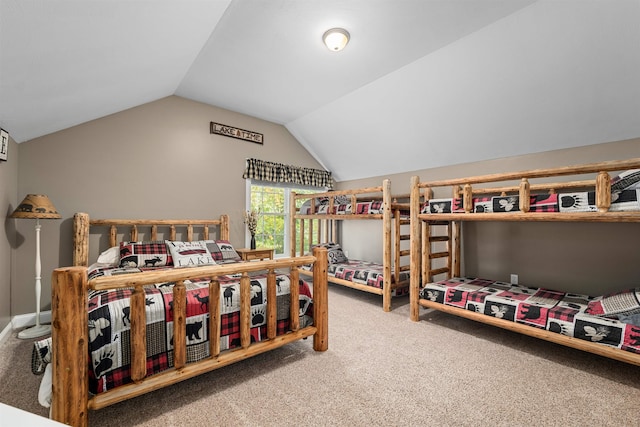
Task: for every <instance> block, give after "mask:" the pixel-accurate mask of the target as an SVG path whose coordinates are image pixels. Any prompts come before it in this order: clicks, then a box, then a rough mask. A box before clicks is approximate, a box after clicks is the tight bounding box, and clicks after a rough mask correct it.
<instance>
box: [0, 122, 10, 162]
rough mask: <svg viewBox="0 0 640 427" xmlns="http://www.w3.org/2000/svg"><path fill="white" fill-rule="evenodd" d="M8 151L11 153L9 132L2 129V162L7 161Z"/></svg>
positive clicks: (0, 135)
mask: <svg viewBox="0 0 640 427" xmlns="http://www.w3.org/2000/svg"><path fill="white" fill-rule="evenodd" d="M7 151H9V132H7V131H6V130H4V129H0V160H4V161H6V160H7Z"/></svg>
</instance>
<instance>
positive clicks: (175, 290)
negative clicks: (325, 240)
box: [38, 213, 328, 426]
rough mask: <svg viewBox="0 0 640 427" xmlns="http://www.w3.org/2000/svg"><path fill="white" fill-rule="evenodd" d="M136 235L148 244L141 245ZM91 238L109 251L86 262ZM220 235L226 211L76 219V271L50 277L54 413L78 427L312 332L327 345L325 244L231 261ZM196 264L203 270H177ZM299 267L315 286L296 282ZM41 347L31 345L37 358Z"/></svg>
mask: <svg viewBox="0 0 640 427" xmlns="http://www.w3.org/2000/svg"><path fill="white" fill-rule="evenodd" d="M122 228H125V229H127V230H130V234H129V236H128V237H129V238H127V239H125V237H124V236H125V235H126V233H121V229H122ZM210 228H213V230H211V231H212V233H211V234H210ZM177 230H179V231H180V233H179V236H180V237H181V239H182V241H177V240H176V237H177ZM199 230H200V231H199ZM142 232H144V236H145V237H146V236H150V237H148V238H147V241H140V240H139V239H140V238H141V236H142V235H143V234H142ZM94 233H101V234H102V236H101V238H96V237H94V236H92V238H91V241H92V242H94V243H95V242H102V245H104V242H105V241H108V242H109V249H107V250H106V251H103V252H102V253H101V254H100V256H98V260H99V263H95V264H92V265H91V266H89V265H88V264H89V258H90V255H89V241H90V235H93V234H94ZM105 234H106V236H107V237H105V236H104V235H105ZM213 234H215V238H216V239H214V236H213ZM196 235H201V240H195V239H194V237H195V236H196ZM120 236H122V239H124V241H121V242H118V240H119V239H120V238H121V237H120ZM160 236H163V237H164V240H160V241H159V240H158V238H159V237H160ZM228 239H229V220H228V216H227V215H222V216H221V217H220V219H214V220H175V221H174V220H100V219H90V218H89V216H88V214H86V213H77V214H76V215H75V216H74V255H73V264H74V266H73V267H66V268H58V269H56V270H55V271H54V272H53V276H52V326H53V328H52V337H51V338H52V342H51V345H50V348H48V350H49V351H50V353H51V354H50V357H51V366H52V371H53V376H52V401H51V415H52V418H53V419H55V420H57V421H60V422H63V423H66V424H70V425H74V426H86V425H87V422H88V415H87V412H88V410H89V409H100V408H103V407H106V406H108V405H111V404H114V403H117V402H121V401H123V400H126V399H129V398H132V397H135V396H139V395H141V394H144V393H147V392H150V391H152V390H155V389H157V388H160V387H165V386H168V385H171V384H175V383H177V382H179V381H182V380H185V379H188V378H192V377H194V376H196V375H199V374H202V373H205V372H209V371H211V370H214V369H218V368H221V367H224V366H226V365H229V364H232V363H235V362H239V361H241V360H244V359H247V358H250V357H252V356H255V355H257V354H260V353H263V352H266V351H269V350H272V349H275V348H278V347H281V346H283V345H285V344H288V343H291V342H293V341H296V340H300V339H304V338H307V337H309V336H313V348H314V350H316V351H325V350H327V348H328V338H327V327H328V319H327V289H326V288H327V280H326V277H327V273H326V267H327V259H326V250H325V249H323V248H318V249H316V250H314V252H313V255H312V256H303V257H298V258H286V259H285V258H283V259H278V260H276V261H273V260H269V261H249V262H235V261H237V260H238V257H237V254H236V255H233V253H234V252H235V251H234V250H233V247H232V245H231V244H230V243H229V241H228ZM135 246H138V247H135ZM172 248H176V250H173V249H172ZM210 248H211V249H210ZM94 251H95V249H94ZM106 259H110V260H109V261H106ZM216 259H217V262H215V260H216ZM211 260H213V261H214V262H211ZM180 261H182V262H180ZM105 264H106V265H105ZM109 264H113V265H109ZM163 264H164V265H163ZM172 264H173V266H172ZM194 264H195V265H201V266H195V267H192V268H179V266H180V265H182V266H185V265H189V266H191V265H194ZM307 264H312V265H313V283H312V285H311V284H310V283H308V282H307V281H304V280H300V278H299V267H300V266H301V265H307ZM110 271H111V273H109V272H110ZM296 284H297V285H298V286H296ZM285 285H286V286H285ZM311 286H312V288H313V290H312V291H311ZM285 288H286V289H285ZM311 297H312V299H311ZM209 301H220V303H219V304H209ZM113 304H116V305H117V306H116V307H113ZM156 309H159V311H157V310H156ZM210 337H211V339H209V338H210ZM101 341H104V342H101ZM98 342H100V343H99V345H98V346H97V347H96V346H95V345H94V344H96V343H98ZM44 348H45V347H43V346H39V347H38V354H39V355H40V356H44V355H45V354H44V353H43V352H42V350H43V349H44ZM88 361H89V363H87V362H88ZM123 361H124V362H123ZM120 362H122V363H120ZM117 363H118V365H116V364H117ZM104 378H108V379H107V380H104Z"/></svg>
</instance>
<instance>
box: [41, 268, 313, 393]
mask: <svg viewBox="0 0 640 427" xmlns="http://www.w3.org/2000/svg"><path fill="white" fill-rule="evenodd" d="M123 270H126V272H138V271H141V270H140V269H137V268H133V269H122V268H113V269H109V270H108V271H101V272H99V274H98V275H102V274H106V275H111V274H122V273H124V272H125V271H123ZM250 276H251V341H252V342H258V341H261V340H262V339H263V337H265V338H266V334H267V325H266V322H267V314H266V308H267V305H266V296H267V284H266V283H267V279H266V274H261V275H250ZM218 279H219V281H220V286H221V289H220V307H221V325H220V327H221V337H220V349H221V350H228V349H233V348H236V347H239V346H240V277H239V276H221V277H219V278H218ZM290 286H291V283H290V280H289V277H288V276H287V275H283V274H278V275H277V276H276V295H277V334H278V335H282V334H284V333H286V332H288V331H289V323H290V316H289V310H290V297H289V294H290V291H289V290H290ZM298 286H299V290H300V297H299V301H300V327H301V328H303V327H306V326H309V325H311V324H312V323H313V317H312V316H313V303H312V293H311V287H310V285H309V283H307V282H306V281H304V280H300V281H299V283H298ZM185 287H186V299H187V301H186V304H187V306H186V323H187V325H186V328H187V331H186V338H187V362H188V363H189V362H196V361H198V360H201V359H204V358H207V357H209V355H210V353H209V330H208V319H209V312H208V310H209V282H208V281H201V282H198V281H185ZM144 291H145V299H146V321H147V327H146V334H147V374H148V375H152V374H155V373H158V372H161V371H163V370H166V369H168V368H170V367H172V366H173V283H159V284H156V285H151V286H145V287H144ZM131 293H132V289H130V288H127V289H118V290H113V291H90V293H89V302H88V307H89V355H88V357H89V364H90V368H89V391H90V392H91V393H93V394H98V393H101V392H104V391H107V390H110V389H113V388H115V387H118V386H120V385H123V384H127V383H130V382H131V378H130V373H131V372H130V367H131V355H130V327H131V320H130V317H129V315H130V296H131ZM50 345H51V338H48V339H44V340H40V341H38V342H36V343H35V345H34V349H33V355H32V370H33V371H34V373H36V374H37V373H41V372H42V371H43V370H44V367H45V366H46V363H47V362H49V361H50V354H51V352H50Z"/></svg>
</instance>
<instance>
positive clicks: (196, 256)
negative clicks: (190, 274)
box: [166, 240, 216, 268]
mask: <svg viewBox="0 0 640 427" xmlns="http://www.w3.org/2000/svg"><path fill="white" fill-rule="evenodd" d="M166 243H167V247H168V248H169V252H171V257H172V258H173V266H174V267H176V268H184V267H200V266H203V265H215V263H216V262H215V261H214V260H213V257H212V256H211V252H209V249H207V244H206V243H205V242H204V241H202V240H198V241H195V242H179V241H171V240H167V241H166Z"/></svg>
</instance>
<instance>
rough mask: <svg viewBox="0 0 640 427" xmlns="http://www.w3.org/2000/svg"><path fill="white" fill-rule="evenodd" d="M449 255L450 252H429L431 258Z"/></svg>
mask: <svg viewBox="0 0 640 427" xmlns="http://www.w3.org/2000/svg"><path fill="white" fill-rule="evenodd" d="M448 256H449V252H434V253H432V254H429V258H430V259H434V258H446V257H448Z"/></svg>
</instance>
